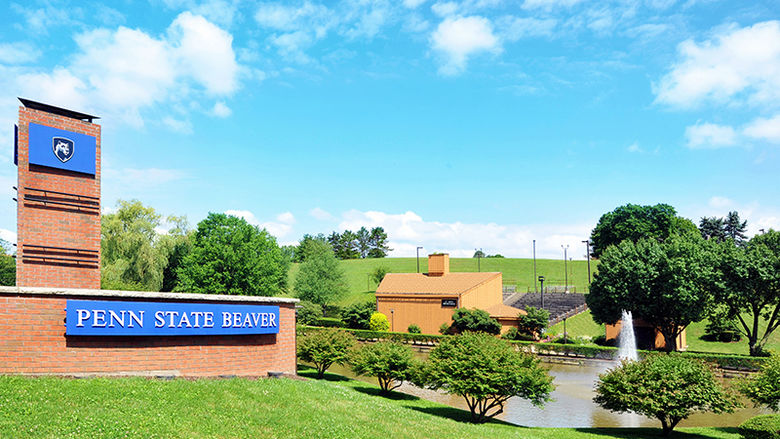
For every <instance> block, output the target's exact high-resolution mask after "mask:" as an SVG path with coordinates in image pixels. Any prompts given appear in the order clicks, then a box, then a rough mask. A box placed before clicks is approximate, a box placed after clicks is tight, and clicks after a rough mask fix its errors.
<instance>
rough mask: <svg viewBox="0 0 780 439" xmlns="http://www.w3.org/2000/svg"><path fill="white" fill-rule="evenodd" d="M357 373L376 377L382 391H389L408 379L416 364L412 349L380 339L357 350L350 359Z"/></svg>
mask: <svg viewBox="0 0 780 439" xmlns="http://www.w3.org/2000/svg"><path fill="white" fill-rule="evenodd" d="M350 363H351V364H352V371H353V372H355V373H356V374H357V375H366V376H372V377H376V378H377V380H378V381H379V388H380V389H381V393H385V394H387V393H389V392H390V391H392V390H394V389H397V388H398V387H400V386H401V384H403V382H404V381H405V380H408V379H409V377H410V374H411V373H412V370H413V369H414V367H415V366H416V362H415V360H414V353H413V352H412V349H411V348H410V347H409V346H407V345H403V344H400V343H397V342H392V341H379V342H376V343H371V344H366V345H364V346H363V347H362V348H360V349H358V350H357V351H355V353H354V354H353V356H352V359H351V360H350Z"/></svg>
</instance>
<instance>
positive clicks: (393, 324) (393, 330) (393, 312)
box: [390, 308, 395, 332]
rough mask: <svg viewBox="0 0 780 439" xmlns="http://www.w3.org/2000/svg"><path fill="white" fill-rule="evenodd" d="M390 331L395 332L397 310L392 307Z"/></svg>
mask: <svg viewBox="0 0 780 439" xmlns="http://www.w3.org/2000/svg"><path fill="white" fill-rule="evenodd" d="M390 332H395V310H394V309H393V308H390Z"/></svg>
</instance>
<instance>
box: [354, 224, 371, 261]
mask: <svg viewBox="0 0 780 439" xmlns="http://www.w3.org/2000/svg"><path fill="white" fill-rule="evenodd" d="M355 236H356V237H357V250H358V253H360V257H361V258H362V259H365V258H366V256H368V251H369V250H370V249H371V245H370V243H369V240H370V239H371V233H370V232H369V231H368V229H366V228H365V227H361V228H360V230H358V231H357V233H355Z"/></svg>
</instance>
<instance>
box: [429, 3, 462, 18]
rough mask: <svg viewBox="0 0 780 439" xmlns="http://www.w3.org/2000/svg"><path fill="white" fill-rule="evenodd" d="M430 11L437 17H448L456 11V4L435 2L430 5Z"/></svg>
mask: <svg viewBox="0 0 780 439" xmlns="http://www.w3.org/2000/svg"><path fill="white" fill-rule="evenodd" d="M431 11H432V12H433V13H434V14H436V15H438V16H439V17H449V16H450V15H454V14H455V13H456V12H458V4H457V3H455V2H437V3H434V4H433V5H431Z"/></svg>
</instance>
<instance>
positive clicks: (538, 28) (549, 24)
mask: <svg viewBox="0 0 780 439" xmlns="http://www.w3.org/2000/svg"><path fill="white" fill-rule="evenodd" d="M556 24H557V21H556V20H554V19H552V18H545V19H539V18H531V17H524V18H520V17H512V16H507V17H503V18H501V19H500V20H499V21H498V23H497V25H498V28H499V29H500V30H501V36H502V38H504V39H505V40H507V41H517V40H519V39H521V38H528V37H541V36H551V35H552V33H553V30H554V29H555V25H556Z"/></svg>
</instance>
